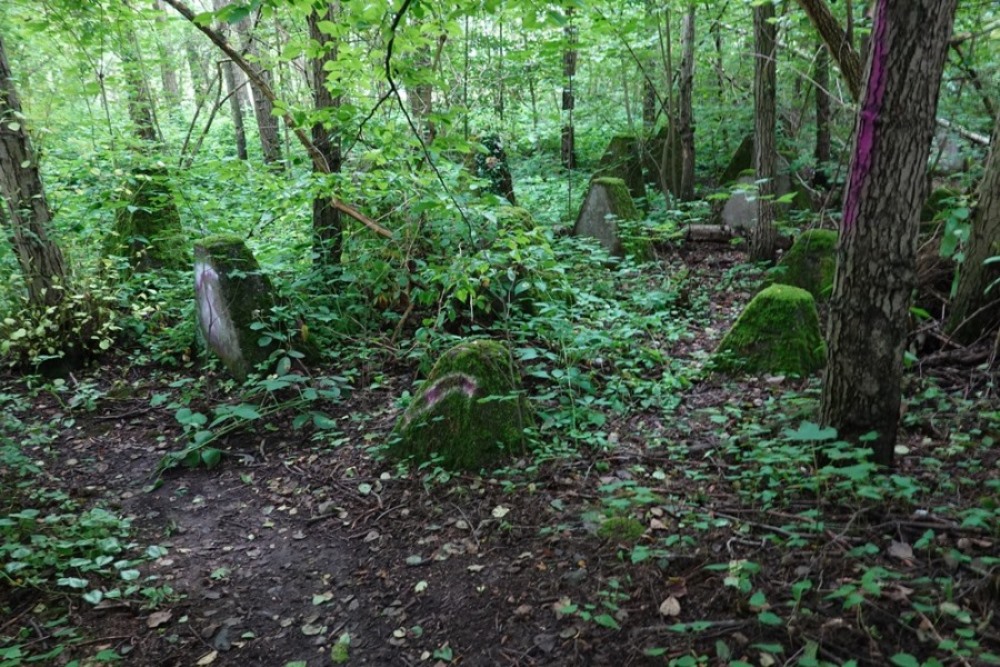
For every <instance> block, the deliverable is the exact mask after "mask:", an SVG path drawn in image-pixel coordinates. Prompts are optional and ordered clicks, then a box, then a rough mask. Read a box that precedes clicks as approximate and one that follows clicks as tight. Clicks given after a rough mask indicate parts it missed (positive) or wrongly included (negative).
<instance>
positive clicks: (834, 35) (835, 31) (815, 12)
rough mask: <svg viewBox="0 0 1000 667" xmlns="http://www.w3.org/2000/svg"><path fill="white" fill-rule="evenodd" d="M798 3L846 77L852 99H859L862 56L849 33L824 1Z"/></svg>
mask: <svg viewBox="0 0 1000 667" xmlns="http://www.w3.org/2000/svg"><path fill="white" fill-rule="evenodd" d="M798 3H799V5H800V6H801V7H802V9H804V10H805V11H806V14H807V15H808V16H809V20H810V21H812V24H813V25H814V26H815V27H816V30H817V31H818V32H819V35H820V37H822V38H823V41H824V42H826V45H827V46H828V47H829V49H830V55H831V56H833V59H834V60H835V61H836V63H837V66H838V67H839V68H840V72H841V73H842V74H843V75H844V81H845V82H846V83H847V88H848V90H849V91H850V92H851V97H853V98H854V99H855V100H856V99H858V97H859V96H860V95H861V74H862V69H861V68H862V64H861V56H860V55H859V54H858V52H857V50H856V49H855V48H854V46H853V45H852V44H851V39H849V38H848V33H847V32H846V31H844V29H843V28H841V27H840V23H838V22H837V18H836V17H835V16H834V15H833V12H831V11H830V8H829V7H828V6H827V4H826V2H824V0H798Z"/></svg>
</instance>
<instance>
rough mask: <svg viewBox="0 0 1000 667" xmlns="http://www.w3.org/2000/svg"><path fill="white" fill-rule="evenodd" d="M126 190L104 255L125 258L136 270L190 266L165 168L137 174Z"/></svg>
mask: <svg viewBox="0 0 1000 667" xmlns="http://www.w3.org/2000/svg"><path fill="white" fill-rule="evenodd" d="M129 190H130V192H129V196H128V198H127V199H126V200H125V201H123V202H121V205H120V208H118V210H117V212H116V213H115V227H114V232H113V233H112V234H111V235H110V236H109V237H108V239H107V240H106V242H105V247H104V250H105V254H108V255H121V256H127V257H128V258H129V263H130V264H131V265H132V267H134V268H135V269H136V270H139V271H151V270H156V269H184V268H188V267H190V265H191V254H190V250H189V247H188V241H187V237H186V236H185V234H184V230H183V228H182V227H181V217H180V213H179V212H178V210H177V205H176V204H175V203H174V198H173V193H172V191H171V186H170V178H169V175H168V174H167V171H166V169H163V168H145V169H141V170H139V171H137V172H136V174H135V180H134V182H133V183H131V184H130V187H129Z"/></svg>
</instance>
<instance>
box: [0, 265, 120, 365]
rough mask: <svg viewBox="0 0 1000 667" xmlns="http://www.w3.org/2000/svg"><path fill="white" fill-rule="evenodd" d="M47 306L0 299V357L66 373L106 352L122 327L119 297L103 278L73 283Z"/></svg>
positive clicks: (17, 298)
mask: <svg viewBox="0 0 1000 667" xmlns="http://www.w3.org/2000/svg"><path fill="white" fill-rule="evenodd" d="M61 293H62V296H61V299H60V300H59V302H58V303H56V304H55V305H51V306H41V305H37V304H32V303H30V302H29V301H28V299H27V297H26V296H25V295H19V294H16V295H11V294H10V293H8V294H7V295H6V296H7V298H6V299H0V359H2V360H3V362H4V364H5V365H7V366H20V367H29V368H38V367H42V368H43V370H46V369H52V370H53V372H55V374H61V373H65V372H68V371H69V370H71V369H73V368H74V367H75V366H78V365H79V364H80V363H81V362H82V361H84V360H86V359H88V358H90V357H92V356H95V355H97V354H100V353H103V352H105V351H107V350H109V349H110V348H111V347H112V346H113V345H114V342H115V339H116V338H117V335H118V332H119V330H120V326H119V321H118V317H117V314H116V310H117V306H118V300H117V297H116V295H115V294H114V291H113V289H112V287H110V286H109V285H107V284H106V283H105V282H103V281H99V280H96V279H95V280H93V281H92V282H89V283H84V282H81V281H75V282H74V283H72V284H71V285H70V286H69V287H68V288H65V289H61Z"/></svg>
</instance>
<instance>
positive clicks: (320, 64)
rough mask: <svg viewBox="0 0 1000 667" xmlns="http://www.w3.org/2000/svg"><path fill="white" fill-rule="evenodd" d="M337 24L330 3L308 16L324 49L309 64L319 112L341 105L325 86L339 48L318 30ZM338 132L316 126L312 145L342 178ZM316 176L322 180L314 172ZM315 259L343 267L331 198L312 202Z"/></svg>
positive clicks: (311, 34) (314, 36) (313, 37)
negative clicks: (324, 23) (325, 23)
mask: <svg viewBox="0 0 1000 667" xmlns="http://www.w3.org/2000/svg"><path fill="white" fill-rule="evenodd" d="M336 20H337V5H336V4H335V3H330V4H329V5H327V7H326V9H325V10H324V11H322V12H321V13H315V12H314V13H312V14H310V15H309V39H311V40H314V41H315V42H316V43H317V44H320V45H323V46H324V51H323V54H322V55H320V56H317V57H316V58H313V59H312V60H310V61H309V63H310V68H311V70H312V87H313V103H314V104H315V106H316V110H317V111H321V110H324V109H334V108H336V107H337V106H338V105H339V104H340V98H338V97H334V96H333V95H332V94H331V93H330V89H329V88H327V85H326V77H327V71H326V68H325V65H326V63H328V62H335V61H336V60H337V45H336V44H329V43H328V42H329V37H328V36H327V35H324V34H323V33H322V31H320V29H319V23H320V22H321V21H330V22H335V21H336ZM336 132H337V131H336V129H335V128H332V127H331V126H330V125H324V124H323V123H316V124H315V125H313V127H312V141H313V144H314V145H315V146H316V148H317V149H318V150H319V152H320V153H322V154H323V157H324V158H325V159H326V163H327V165H328V166H329V168H330V172H329V173H330V174H334V175H336V174H339V173H340V169H341V155H340V137H339V136H338V135H337V133H336ZM313 172H314V173H316V174H317V176H319V175H320V174H319V172H317V171H316V170H315V169H314V170H313ZM312 224H313V244H314V246H313V255H314V262H315V263H316V265H317V266H319V267H321V268H330V267H334V266H337V265H339V264H340V255H341V252H342V251H343V247H344V240H343V239H344V223H343V220H342V219H341V215H340V211H338V210H337V209H336V208H334V207H333V206H331V203H330V197H328V196H319V197H317V198H316V199H314V200H313V207H312Z"/></svg>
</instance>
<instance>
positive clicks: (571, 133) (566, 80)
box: [559, 7, 578, 169]
mask: <svg viewBox="0 0 1000 667" xmlns="http://www.w3.org/2000/svg"><path fill="white" fill-rule="evenodd" d="M563 34H564V35H565V37H566V49H565V51H563V91H562V110H563V111H566V112H567V118H566V123H565V124H564V125H563V127H562V139H561V142H560V151H559V152H560V157H561V158H562V165H563V166H564V167H566V168H567V169H575V168H576V129H575V128H574V127H573V108H574V107H575V106H576V97H575V95H574V92H573V80H574V77H576V61H577V55H578V53H577V50H576V41H577V33H576V27H575V26H574V25H573V8H572V7H570V8H567V9H566V27H565V28H564V29H563Z"/></svg>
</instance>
